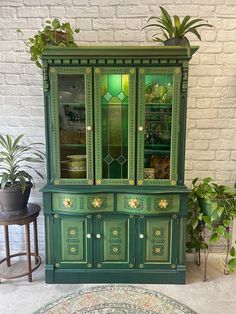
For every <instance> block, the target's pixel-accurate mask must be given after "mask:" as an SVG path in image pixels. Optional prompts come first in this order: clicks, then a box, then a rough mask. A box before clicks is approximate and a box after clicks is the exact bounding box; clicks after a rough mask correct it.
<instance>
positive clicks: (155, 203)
mask: <svg viewBox="0 0 236 314" xmlns="http://www.w3.org/2000/svg"><path fill="white" fill-rule="evenodd" d="M131 200H137V204H138V205H137V208H132V207H131V206H130V204H129V202H130V201H131ZM162 201H167V204H168V205H167V207H166V208H161V207H160V205H159V204H160V202H162ZM179 210H180V197H179V195H169V194H160V195H158V196H154V195H152V194H149V195H140V194H117V211H118V212H127V213H132V214H145V215H147V214H153V215H157V214H162V213H173V212H176V213H177V212H179Z"/></svg>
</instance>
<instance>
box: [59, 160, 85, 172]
mask: <svg viewBox="0 0 236 314" xmlns="http://www.w3.org/2000/svg"><path fill="white" fill-rule="evenodd" d="M61 167H62V168H63V169H64V170H84V171H85V170H86V161H85V162H81V161H68V160H64V161H62V162H61Z"/></svg>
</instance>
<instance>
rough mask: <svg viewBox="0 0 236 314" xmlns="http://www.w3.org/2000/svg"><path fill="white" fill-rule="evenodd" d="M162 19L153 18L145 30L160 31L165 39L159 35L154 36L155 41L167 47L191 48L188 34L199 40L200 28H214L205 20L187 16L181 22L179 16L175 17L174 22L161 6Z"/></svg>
mask: <svg viewBox="0 0 236 314" xmlns="http://www.w3.org/2000/svg"><path fill="white" fill-rule="evenodd" d="M160 9H161V17H157V16H151V17H150V18H149V19H148V21H147V22H148V23H149V22H150V21H154V22H151V23H150V24H147V25H145V26H144V27H143V28H142V30H143V29H145V28H148V27H156V28H157V29H160V30H161V32H162V35H163V36H164V39H162V38H160V37H159V35H158V33H156V34H154V35H153V36H152V37H153V41H157V42H161V43H163V44H164V45H165V46H190V44H189V40H188V38H187V37H186V35H187V34H188V33H192V34H194V35H195V36H196V37H197V38H198V39H199V40H201V36H200V34H199V32H198V30H197V29H198V28H199V27H213V26H212V25H211V24H209V23H207V22H206V21H205V20H204V19H199V18H198V19H191V18H190V16H189V15H187V16H185V17H184V18H183V20H182V21H181V20H180V18H179V16H178V15H174V16H173V18H174V20H173V21H172V18H171V16H170V14H169V13H168V12H167V10H165V9H164V8H163V7H161V6H160Z"/></svg>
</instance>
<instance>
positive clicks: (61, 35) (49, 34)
mask: <svg viewBox="0 0 236 314" xmlns="http://www.w3.org/2000/svg"><path fill="white" fill-rule="evenodd" d="M17 31H18V32H20V33H22V31H21V30H20V29H18V30H17ZM79 32H80V29H79V28H76V29H74V30H73V29H72V27H71V25H70V23H69V22H66V23H60V21H59V20H58V19H56V18H55V19H54V20H53V21H50V20H48V21H46V26H45V27H44V29H43V30H42V31H38V32H37V33H36V34H35V35H34V36H33V37H30V38H29V39H28V42H27V43H26V44H27V45H28V46H29V47H30V54H31V60H32V61H34V62H35V64H36V65H37V66H38V67H39V68H41V69H42V68H43V65H42V62H41V56H42V54H43V52H44V50H45V49H46V47H47V46H60V47H77V44H76V43H75V40H74V33H79Z"/></svg>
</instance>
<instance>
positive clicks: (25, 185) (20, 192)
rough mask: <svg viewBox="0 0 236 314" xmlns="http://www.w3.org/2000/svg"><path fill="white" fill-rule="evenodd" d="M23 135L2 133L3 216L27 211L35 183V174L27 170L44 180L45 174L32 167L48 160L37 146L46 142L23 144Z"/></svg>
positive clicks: (0, 191) (0, 203)
mask: <svg viewBox="0 0 236 314" xmlns="http://www.w3.org/2000/svg"><path fill="white" fill-rule="evenodd" d="M23 136H24V135H23V134H22V135H19V136H18V137H16V138H15V139H13V137H12V136H10V135H6V136H2V135H0V147H1V150H0V179H1V182H0V184H1V189H0V214H1V215H5V216H13V215H17V214H21V213H24V212H25V211H26V209H27V203H28V199H29V196H30V191H31V188H32V186H33V177H32V175H31V174H30V173H29V172H28V171H27V170H29V171H33V172H35V173H36V174H37V175H38V176H39V177H40V178H42V179H43V175H42V174H41V173H40V172H39V171H38V170H36V169H35V168H34V167H32V166H31V164H32V163H42V162H43V161H44V153H43V152H41V150H39V149H38V148H37V147H38V146H39V145H42V144H41V143H31V144H26V145H23V144H21V145H20V141H21V139H22V138H23Z"/></svg>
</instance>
